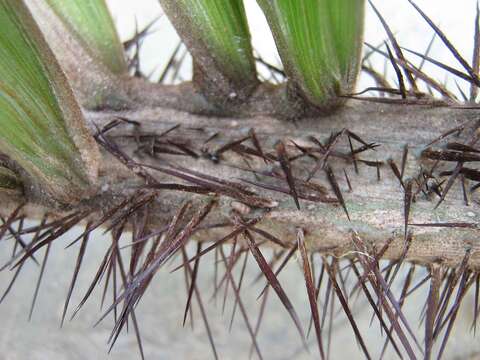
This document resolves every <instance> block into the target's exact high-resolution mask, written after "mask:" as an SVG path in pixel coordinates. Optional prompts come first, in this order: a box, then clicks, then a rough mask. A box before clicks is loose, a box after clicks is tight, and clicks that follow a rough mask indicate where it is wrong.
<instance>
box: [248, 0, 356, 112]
mask: <svg viewBox="0 0 480 360" xmlns="http://www.w3.org/2000/svg"><path fill="white" fill-rule="evenodd" d="M257 2H258V3H259V5H260V7H261V8H262V10H263V12H264V13H265V16H266V18H267V21H268V23H269V25H270V28H271V30H272V33H273V36H274V38H275V42H276V44H277V48H278V51H279V54H280V57H281V59H282V62H283V64H284V67H285V72H286V73H287V76H288V77H289V79H290V81H292V82H293V84H294V85H295V88H296V89H297V91H299V92H300V94H301V95H303V96H304V97H306V98H307V99H308V100H309V101H310V102H311V103H313V104H314V105H317V106H320V107H324V106H326V107H328V106H330V105H335V104H334V103H335V102H337V101H339V100H338V97H337V96H338V95H339V94H348V93H351V92H352V90H353V88H354V86H355V82H356V79H357V76H358V73H359V67H360V56H361V48H362V39H363V27H364V12H365V1H364V0H301V1H298V0H257Z"/></svg>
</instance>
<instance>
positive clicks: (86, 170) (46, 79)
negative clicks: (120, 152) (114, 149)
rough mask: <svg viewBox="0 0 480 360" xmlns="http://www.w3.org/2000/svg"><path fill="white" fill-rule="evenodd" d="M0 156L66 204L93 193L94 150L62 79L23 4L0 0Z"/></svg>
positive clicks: (94, 176)
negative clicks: (10, 160) (4, 157)
mask: <svg viewBox="0 0 480 360" xmlns="http://www.w3.org/2000/svg"><path fill="white" fill-rule="evenodd" d="M0 24H1V27H2V30H1V31H0V128H1V131H0V153H3V154H5V155H7V156H8V157H9V158H10V159H12V160H14V161H15V162H17V164H19V165H20V166H21V167H22V168H23V170H24V171H25V172H26V173H27V174H28V178H29V179H28V181H30V182H31V183H32V186H34V187H35V185H38V187H39V188H40V189H41V191H42V192H43V193H45V195H46V196H49V197H53V198H54V199H55V200H57V201H60V202H63V203H68V202H71V201H76V200H80V199H81V198H82V197H83V196H85V195H86V194H88V193H90V192H91V191H92V185H93V184H94V183H95V182H96V177H97V168H98V157H99V153H98V149H97V147H96V144H95V142H94V140H93V139H92V137H91V136H90V134H89V132H88V130H87V128H86V126H85V124H84V119H83V117H82V113H81V110H80V108H79V106H78V104H77V103H76V101H75V99H74V96H73V93H72V90H71V89H70V87H69V86H68V84H67V81H66V78H65V75H64V74H63V72H62V71H61V69H60V66H59V65H58V63H57V61H56V59H55V57H54V56H53V54H52V52H51V51H50V49H49V47H48V45H47V44H46V42H45V40H44V38H43V36H42V35H41V32H40V30H39V29H38V27H37V25H36V24H35V22H34V21H33V19H32V16H31V14H30V12H29V11H28V9H27V8H26V6H25V4H24V2H23V1H20V0H0Z"/></svg>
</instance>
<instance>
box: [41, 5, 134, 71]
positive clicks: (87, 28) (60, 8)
mask: <svg viewBox="0 0 480 360" xmlns="http://www.w3.org/2000/svg"><path fill="white" fill-rule="evenodd" d="M46 1H47V3H48V4H49V5H50V7H51V8H52V9H53V10H54V11H55V13H56V14H57V15H58V16H59V17H60V18H61V19H62V20H63V22H64V23H65V24H66V26H67V27H68V28H70V30H71V32H72V33H73V35H75V36H76V37H77V39H78V40H79V41H80V42H81V43H82V44H83V47H84V48H85V49H86V50H87V51H89V52H90V54H91V55H92V56H93V57H94V58H97V59H99V60H100V61H101V62H102V63H103V64H104V65H106V66H107V67H108V68H109V69H110V71H112V72H113V73H114V74H119V73H124V72H126V70H127V65H126V62H125V58H124V53H123V46H122V44H121V42H120V39H119V37H118V34H117V30H116V29H115V24H114V23H113V19H112V17H111V15H110V12H109V10H108V8H107V4H106V3H105V0H46Z"/></svg>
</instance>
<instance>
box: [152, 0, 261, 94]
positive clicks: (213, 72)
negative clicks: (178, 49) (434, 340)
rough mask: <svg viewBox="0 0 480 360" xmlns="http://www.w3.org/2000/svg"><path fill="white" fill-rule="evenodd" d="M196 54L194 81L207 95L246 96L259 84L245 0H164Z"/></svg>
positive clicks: (177, 28) (187, 43)
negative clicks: (244, 4)
mask: <svg viewBox="0 0 480 360" xmlns="http://www.w3.org/2000/svg"><path fill="white" fill-rule="evenodd" d="M160 3H161V5H162V7H163V9H164V11H165V13H166V14H167V15H168V17H169V19H170V21H171V22H172V23H173V25H174V26H175V28H176V30H177V32H178V34H179V35H180V37H181V38H182V40H183V42H184V43H185V44H186V45H187V47H188V49H189V51H190V53H191V54H192V57H193V58H194V73H195V74H194V82H195V83H196V85H198V86H199V87H200V89H201V91H202V92H203V93H204V95H206V96H207V98H210V99H212V100H213V101H214V102H217V103H223V102H226V101H229V100H237V99H239V100H244V99H246V98H248V96H249V95H250V94H251V93H252V92H253V91H254V90H255V88H256V87H257V85H258V79H257V73H256V69H255V61H254V58H253V51H252V45H251V41H250V40H251V39H250V32H249V30H248V23H247V17H246V14H245V9H244V6H243V1H242V0H160Z"/></svg>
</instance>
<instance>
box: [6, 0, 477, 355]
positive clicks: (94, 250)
mask: <svg viewBox="0 0 480 360" xmlns="http://www.w3.org/2000/svg"><path fill="white" fill-rule="evenodd" d="M299 1H301V0H299ZM245 2H246V7H247V11H248V19H249V22H250V26H251V32H252V37H253V43H254V48H255V49H256V51H258V53H259V54H260V55H261V56H262V57H263V58H264V59H265V60H266V61H268V62H270V63H272V64H275V65H278V66H280V62H279V60H278V55H277V53H276V50H275V45H274V42H273V39H272V37H271V35H270V32H269V30H268V27H267V25H266V22H265V19H264V17H263V15H262V14H261V12H260V10H259V8H258V7H257V5H256V2H255V0H246V1H245ZM416 3H417V4H418V5H419V6H420V7H421V8H422V9H424V10H425V11H426V12H427V14H428V15H429V16H430V17H431V18H432V20H433V21H434V22H435V23H437V24H439V25H440V26H441V28H442V29H443V30H444V31H445V32H446V34H447V35H448V37H449V38H450V40H451V41H452V43H453V44H455V46H456V47H457V49H458V50H459V51H460V53H461V54H463V55H464V57H465V58H467V59H468V60H470V59H471V57H472V50H473V34H474V18H475V9H476V6H477V5H476V1H475V0H459V1H456V2H451V1H438V0H437V1H434V0H417V1H416ZM108 4H109V6H110V8H111V11H112V14H113V17H114V19H115V22H116V24H117V26H118V31H119V34H120V36H121V38H122V40H128V39H130V38H131V37H132V36H133V35H134V33H135V29H138V30H141V29H143V28H144V27H145V26H146V25H147V24H149V23H151V22H152V21H155V20H156V21H155V23H154V25H153V26H152V28H151V34H150V35H149V36H148V37H147V38H146V39H145V40H144V42H143V45H142V48H141V54H140V59H141V70H142V72H143V73H144V74H148V75H149V77H150V78H151V80H152V81H157V80H158V78H159V76H160V74H161V73H162V71H163V69H164V68H165V66H166V63H167V62H168V59H169V58H170V56H171V54H172V53H173V52H174V50H175V48H176V47H177V45H178V42H179V38H178V36H177V35H176V33H175V31H174V29H173V28H172V27H171V25H170V23H169V21H168V19H167V18H166V16H164V15H162V10H161V7H160V6H159V4H158V1H156V0H135V1H125V0H108ZM375 5H376V6H377V7H378V8H379V10H380V11H381V12H382V14H383V16H384V17H385V19H386V20H387V22H388V23H389V25H390V26H391V28H392V30H393V31H394V33H395V35H396V37H397V39H398V40H399V42H400V44H401V45H402V46H404V47H406V48H410V49H413V50H416V51H418V52H424V51H425V49H426V48H427V47H428V45H429V43H430V42H431V40H432V36H433V31H432V30H431V29H430V28H429V27H428V25H427V24H426V23H425V22H424V20H422V18H421V17H420V16H419V15H418V14H417V13H416V12H415V11H414V9H413V8H412V6H411V5H410V4H409V3H408V1H406V0H389V1H380V0H377V1H375ZM385 39H386V34H385V32H384V30H383V28H382V26H381V24H380V22H379V21H378V19H377V18H376V16H375V15H374V14H373V12H372V11H371V10H370V9H369V10H368V12H367V20H366V34H365V41H366V42H368V43H370V44H372V45H374V46H377V45H378V44H381V43H382V42H384V41H385ZM430 56H431V57H433V58H435V59H437V60H440V61H442V62H444V63H446V64H449V65H452V66H457V67H458V64H456V62H455V59H454V58H453V57H452V56H451V55H450V53H449V52H448V50H447V49H446V48H445V46H443V44H442V43H441V41H439V39H436V40H434V42H433V45H432V47H431V51H430ZM409 58H412V59H414V57H410V56H409ZM371 61H372V65H373V66H374V67H375V68H376V69H378V70H379V71H380V72H381V71H383V69H384V68H386V69H387V73H388V74H392V75H393V71H392V69H390V68H389V64H387V65H386V64H385V60H384V59H383V58H381V57H379V56H375V55H374V56H372V57H371ZM418 62H419V61H418ZM418 62H417V63H418ZM424 69H425V71H426V72H427V73H428V74H430V75H431V76H432V77H433V78H435V79H437V80H439V81H440V82H442V83H443V82H445V83H446V84H447V86H448V87H449V88H450V89H451V90H452V91H453V92H457V88H456V84H455V82H454V80H453V79H451V78H449V77H448V76H447V75H446V74H445V72H444V71H442V70H439V69H438V68H435V67H434V66H431V65H429V64H426V65H425V67H424ZM179 75H180V76H179V77H180V78H181V79H185V80H188V79H189V76H190V65H189V59H188V55H187V57H186V62H185V66H183V67H182V69H181V72H180V74H179ZM392 78H393V77H392ZM370 85H371V83H370V82H369V80H368V79H366V78H365V79H363V78H362V80H361V81H360V84H359V86H358V90H361V89H362V88H364V87H367V86H370ZM458 86H459V87H460V88H463V89H465V90H467V87H466V84H464V83H462V82H461V81H459V83H458ZM79 233H80V230H79ZM73 236H76V235H75V234H71V233H70V234H69V236H68V238H65V239H64V240H63V242H62V241H58V242H56V243H55V245H54V246H53V247H52V252H51V254H50V258H49V264H48V266H47V268H46V272H45V276H44V279H43V284H42V287H41V289H40V292H39V295H38V300H37V304H36V307H35V311H34V313H33V316H32V319H31V321H30V322H28V314H29V311H30V304H31V299H32V296H33V293H34V290H35V284H36V281H37V278H38V273H39V268H38V267H37V266H35V265H33V264H31V263H27V264H26V265H25V269H24V270H23V271H22V272H21V274H20V276H19V279H18V280H17V282H16V284H15V286H14V287H13V289H12V290H11V292H10V294H9V295H8V296H7V297H6V298H5V299H4V301H3V303H2V304H1V306H0V319H1V322H0V360H47V359H48V360H50V359H55V360H63V359H65V360H67V359H68V360H73V359H79V360H81V359H82V360H83V359H89V360H90V359H112V360H131V359H139V358H140V357H139V354H138V348H137V345H136V339H135V335H134V332H133V331H132V328H130V329H129V333H128V334H124V335H122V336H120V338H119V340H118V341H117V344H116V345H115V347H114V348H113V350H112V352H111V354H110V355H107V351H108V345H107V339H108V337H109V334H110V331H111V329H112V326H113V319H112V318H110V317H109V318H107V319H105V321H103V322H102V323H100V324H99V325H98V326H96V327H93V324H94V323H95V322H96V320H98V318H99V317H100V315H101V314H102V312H101V310H100V297H101V291H102V289H101V288H98V289H96V290H95V291H96V293H95V294H94V295H93V297H92V300H90V301H89V302H88V303H87V305H86V306H85V308H84V309H83V310H82V311H81V312H80V313H79V314H78V316H77V318H76V319H74V321H72V322H70V321H67V322H66V323H65V325H64V327H63V328H62V329H60V328H59V324H60V318H61V313H62V310H63V302H64V299H65V296H66V294H67V289H68V285H69V282H70V279H71V275H72V272H73V268H74V265H75V259H76V256H77V251H78V247H73V248H70V249H67V250H65V249H64V247H65V246H66V245H67V244H68V243H69V240H71V239H72V238H73ZM95 236H96V237H95V239H94V241H91V242H90V243H89V247H88V248H87V253H86V257H85V259H84V264H83V266H82V270H81V272H80V275H79V278H78V280H77V287H76V290H75V291H74V293H73V296H72V300H71V306H70V309H71V310H72V309H74V308H75V306H76V305H77V304H78V302H79V301H80V300H81V298H82V296H83V294H84V292H85V290H86V289H87V288H88V285H89V284H90V281H91V279H92V278H93V276H94V274H95V272H96V270H97V268H98V266H99V263H100V261H101V259H102V256H103V254H104V252H105V250H106V248H107V245H108V244H109V239H107V238H105V237H103V236H102V235H101V233H98V234H96V235H95ZM124 241H125V242H127V241H128V239H124ZM194 250H195V249H193V248H192V249H190V251H191V254H193V252H194ZM124 251H129V250H128V249H126V250H124ZM225 251H226V252H227V253H228V251H229V249H228V247H227V248H226V249H225ZM10 252H11V243H9V242H7V241H3V242H2V243H0V260H1V262H0V263H2V264H3V261H5V260H6V259H8V258H9V256H10ZM40 253H41V254H42V255H43V253H42V252H40ZM265 255H266V256H267V255H268V256H272V252H269V251H265ZM214 262H215V258H214V257H213V255H211V256H209V257H206V258H205V259H203V258H202V263H203V266H201V267H200V273H199V287H200V288H201V289H202V295H203V302H204V305H205V308H206V311H207V314H208V318H209V324H210V326H211V329H212V333H213V334H214V337H215V343H216V347H217V351H218V353H219V357H220V359H248V358H249V356H248V354H249V349H250V344H251V342H250V338H249V335H248V332H247V330H246V328H245V326H244V323H243V319H242V318H241V314H240V312H238V310H237V314H236V315H235V316H236V319H235V322H234V325H233V327H232V330H231V331H229V322H230V316H231V312H232V307H233V298H234V297H233V294H232V293H231V292H230V294H229V296H228V300H227V302H226V306H225V311H222V308H223V304H222V303H223V291H222V294H220V295H219V296H218V297H217V299H212V293H213V287H212V277H213V272H214V265H213V264H214ZM407 270H408V267H405V269H403V270H402V272H401V273H400V274H399V276H398V281H397V282H396V283H394V287H395V289H396V290H397V291H398V290H399V287H401V285H402V284H403V281H402V280H403V279H404V277H405V274H406V271H407ZM238 271H239V269H236V273H235V274H236V275H235V276H238ZM257 274H258V269H257V266H256V264H255V263H254V261H253V260H252V259H250V260H249V262H248V264H247V273H246V276H245V278H246V280H245V284H244V288H243V292H242V294H243V300H244V302H245V307H246V309H247V311H248V314H249V316H250V317H251V319H252V322H255V321H256V319H257V316H258V313H259V308H260V305H261V301H257V300H256V297H257V295H258V294H259V291H260V290H261V289H262V288H263V286H264V281H263V280H261V281H258V282H255V283H254V282H253V280H254V279H255V278H256V276H257ZM12 275H13V274H12V272H9V271H3V272H1V273H0V291H2V293H3V291H4V290H5V289H6V288H7V286H8V283H9V281H10V279H11V277H12ZM424 276H425V271H424V270H422V269H421V268H418V269H417V270H416V272H415V276H414V280H413V283H417V282H418V281H421V279H422V278H423V277H424ZM280 281H281V282H282V284H283V285H284V286H285V289H286V291H287V293H288V294H289V296H290V298H291V299H292V301H293V303H294V305H295V307H296V309H297V311H298V312H299V313H300V317H301V320H302V323H303V324H304V325H305V326H307V325H308V322H309V319H310V316H309V309H308V300H307V298H306V294H305V288H304V282H303V277H302V274H301V271H300V270H299V263H298V262H297V261H296V260H295V259H293V260H292V261H291V262H290V263H289V264H288V265H287V267H286V269H285V270H284V271H283V273H282V275H281V276H280ZM427 292H428V288H427V287H424V288H421V289H420V290H418V291H417V292H416V293H415V294H414V295H413V296H411V297H409V299H408V300H407V302H406V305H405V313H406V314H407V317H408V318H409V319H410V320H411V321H412V324H414V326H417V322H416V318H417V317H418V314H419V313H420V309H421V307H423V305H424V302H425V299H426V295H427ZM470 295H473V294H470ZM321 296H323V294H321ZM185 301H186V291H185V282H184V279H183V273H182V272H181V271H179V272H176V273H174V274H169V269H168V267H167V268H165V269H163V270H162V271H161V272H160V274H158V276H156V277H155V279H154V284H153V285H152V286H151V288H150V289H149V290H148V291H147V295H146V296H145V297H144V298H143V299H142V302H141V303H140V305H139V307H138V308H137V311H136V314H137V317H138V322H139V324H140V325H141V333H142V338H143V345H144V349H145V355H146V358H147V359H150V360H153V359H199V360H201V359H212V358H213V356H212V352H211V349H210V346H209V342H208V338H207V336H206V332H205V327H204V325H203V322H202V320H201V317H200V313H199V309H198V306H197V304H196V303H194V304H193V310H194V326H193V328H192V326H191V325H190V323H189V322H187V325H186V326H185V328H182V318H183V309H184V306H185ZM352 301H354V303H353V304H354V305H355V306H354V312H355V314H356V316H357V320H358V321H359V323H360V324H361V330H362V333H363V335H364V336H365V338H366V342H367V344H369V348H370V350H371V351H372V354H373V355H374V356H375V357H377V358H378V355H379V352H378V350H379V349H381V345H382V343H383V340H380V330H379V328H378V326H377V322H376V321H375V322H374V323H373V325H372V326H370V318H371V315H372V311H371V309H370V307H369V305H368V304H367V303H366V301H365V300H364V299H363V297H362V296H361V297H360V298H359V299H357V300H352ZM472 308H473V297H472V296H470V298H468V299H466V300H465V303H464V310H463V311H462V312H461V314H460V316H459V317H460V319H459V321H457V324H456V326H455V328H454V332H453V333H452V335H451V341H450V343H449V346H448V348H447V352H446V354H445V357H444V358H445V359H469V358H470V359H475V358H477V354H478V353H477V351H478V350H480V344H479V342H478V339H475V338H474V337H473V334H472V333H471V332H470V324H471V321H472V316H473V314H472ZM338 309H339V305H338V303H337V304H336V311H335V312H334V313H335V314H336V315H335V316H334V317H333V319H332V322H333V324H332V342H331V345H330V349H331V358H332V359H343V358H348V357H349V358H352V359H357V358H362V357H363V355H362V354H361V352H360V350H359V348H358V346H357V344H356V341H355V338H354V335H353V332H352V331H351V328H350V325H349V324H348V322H347V320H346V318H345V316H344V315H343V313H342V312H341V311H340V312H338V311H337V310H338ZM337 315H338V316H337ZM68 317H69V316H68V315H67V318H68ZM415 329H416V330H418V338H419V339H420V340H421V339H423V334H422V331H423V330H422V329H423V327H422V326H418V327H415ZM382 338H383V337H382ZM258 341H259V345H260V348H261V349H262V351H263V355H264V358H265V359H285V360H287V359H314V358H317V348H316V345H315V339H314V336H313V334H311V335H310V337H309V340H308V342H309V344H310V352H306V351H305V350H304V349H303V347H302V344H301V341H300V339H299V336H298V333H297V332H296V330H295V328H294V326H293V323H292V322H291V319H290V318H289V316H288V314H287V313H286V312H285V310H284V308H283V307H282V305H281V304H280V303H279V301H278V300H277V298H276V296H274V295H273V294H271V295H270V298H269V300H268V303H267V311H266V313H265V318H264V322H263V324H262V327H261V330H260V334H259V337H258ZM254 358H255V357H254ZM385 358H387V359H389V358H396V357H395V354H394V352H393V351H392V350H391V348H390V349H389V350H388V351H387V353H386V357H385Z"/></svg>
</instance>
